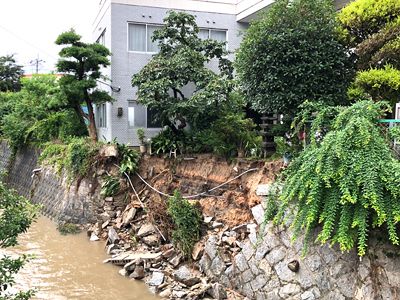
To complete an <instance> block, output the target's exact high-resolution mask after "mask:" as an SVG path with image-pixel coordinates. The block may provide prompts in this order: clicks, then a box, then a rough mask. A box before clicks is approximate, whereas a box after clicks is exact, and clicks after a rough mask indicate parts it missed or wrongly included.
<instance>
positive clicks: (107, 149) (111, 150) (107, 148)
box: [99, 145, 118, 157]
mask: <svg viewBox="0 0 400 300" xmlns="http://www.w3.org/2000/svg"><path fill="white" fill-rule="evenodd" d="M99 154H100V155H101V156H103V157H117V156H118V150H117V147H116V146H115V145H104V146H102V147H101V149H100V151H99Z"/></svg>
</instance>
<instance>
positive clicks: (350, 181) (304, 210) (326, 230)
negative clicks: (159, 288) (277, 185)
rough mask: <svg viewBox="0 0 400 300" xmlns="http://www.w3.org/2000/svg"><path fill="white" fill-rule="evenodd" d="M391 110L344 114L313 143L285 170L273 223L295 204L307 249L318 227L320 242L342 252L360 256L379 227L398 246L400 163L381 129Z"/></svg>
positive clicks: (360, 105)
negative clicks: (279, 201)
mask: <svg viewBox="0 0 400 300" xmlns="http://www.w3.org/2000/svg"><path fill="white" fill-rule="evenodd" d="M387 108H388V105H386V104H385V105H382V103H373V102H372V101H361V102H357V103H355V104H354V105H352V106H350V107H348V108H343V109H342V111H341V112H340V113H339V114H338V116H337V117H336V118H335V119H334V120H333V122H332V124H331V131H330V132H328V133H327V134H326V136H325V137H324V139H323V140H322V142H320V143H319V142H315V141H314V142H313V143H311V145H310V146H308V147H307V148H306V149H305V150H304V151H303V152H302V153H301V154H300V156H299V157H298V158H297V159H295V160H294V161H293V163H292V164H291V165H290V166H289V168H288V169H287V170H286V172H285V174H284V175H285V178H286V181H285V185H284V188H283V191H282V195H281V197H280V200H281V203H280V204H279V205H280V207H279V212H278V214H277V215H276V217H275V221H276V222H278V221H281V220H282V218H283V216H284V214H285V213H286V211H287V208H288V206H289V205H290V204H291V203H292V204H293V205H294V207H295V208H296V212H295V218H294V221H293V223H292V227H293V228H294V232H295V238H296V237H297V236H298V235H299V234H300V232H303V231H305V234H306V246H307V241H308V239H309V238H310V237H311V234H312V232H313V229H314V228H316V227H319V226H322V227H321V230H320V232H319V234H318V237H317V240H318V241H319V242H321V243H327V242H330V243H337V244H339V245H340V249H341V250H342V251H348V250H350V249H352V248H354V247H357V249H358V255H360V256H363V255H365V254H366V249H367V241H368V233H369V231H370V230H371V229H372V228H375V227H384V228H386V230H387V233H388V240H389V241H390V242H391V243H393V244H395V245H398V244H399V237H398V234H397V231H396V226H397V223H398V222H399V221H400V188H399V187H400V161H399V160H397V159H396V158H395V157H394V155H393V153H392V150H391V149H390V147H389V145H388V141H387V140H386V138H385V135H384V134H383V133H382V128H380V127H379V125H378V123H377V120H378V119H379V118H380V117H381V116H382V115H383V114H384V113H385V110H386V109H387ZM271 207H273V205H272V206H271ZM267 214H268V212H267Z"/></svg>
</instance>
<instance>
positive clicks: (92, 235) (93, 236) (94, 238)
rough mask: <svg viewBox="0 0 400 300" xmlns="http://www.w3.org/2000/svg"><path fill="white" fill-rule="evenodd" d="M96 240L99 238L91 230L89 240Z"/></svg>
mask: <svg viewBox="0 0 400 300" xmlns="http://www.w3.org/2000/svg"><path fill="white" fill-rule="evenodd" d="M98 240H100V239H99V237H98V236H97V235H96V234H95V233H94V232H92V234H91V235H90V241H91V242H96V241H98Z"/></svg>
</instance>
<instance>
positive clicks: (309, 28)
mask: <svg viewBox="0 0 400 300" xmlns="http://www.w3.org/2000/svg"><path fill="white" fill-rule="evenodd" d="M335 27H336V22H335V18H334V8H333V4H332V1H329V0H293V1H287V0H279V1H276V2H275V3H274V5H273V6H272V7H271V8H270V9H268V10H267V11H266V14H265V15H264V16H262V17H261V18H260V19H259V20H257V21H255V22H253V23H252V24H251V25H250V27H249V29H248V30H247V31H246V34H245V36H244V39H243V41H242V43H241V45H240V48H239V51H238V53H237V56H236V68H237V73H238V76H239V79H240V84H241V87H242V88H243V90H244V91H245V93H246V95H247V97H248V100H249V103H250V104H251V105H252V107H253V108H254V109H255V110H257V111H259V112H266V113H271V112H274V111H278V112H283V113H285V114H291V115H293V114H295V112H296V111H297V107H298V106H299V105H300V104H301V103H302V102H303V101H305V100H307V99H308V100H311V101H324V103H325V104H326V105H337V104H341V103H343V101H344V100H346V90H347V87H348V85H349V82H350V80H351V78H352V76H353V74H354V70H353V69H354V66H353V61H352V59H351V57H349V55H347V49H346V47H344V46H343V45H342V44H341V43H340V42H339V41H338V36H337V34H336V30H335Z"/></svg>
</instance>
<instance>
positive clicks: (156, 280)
mask: <svg viewBox="0 0 400 300" xmlns="http://www.w3.org/2000/svg"><path fill="white" fill-rule="evenodd" d="M163 282H164V273H161V272H153V275H152V276H151V278H150V280H149V281H148V282H147V284H148V285H150V286H158V285H160V284H162V283H163Z"/></svg>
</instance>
